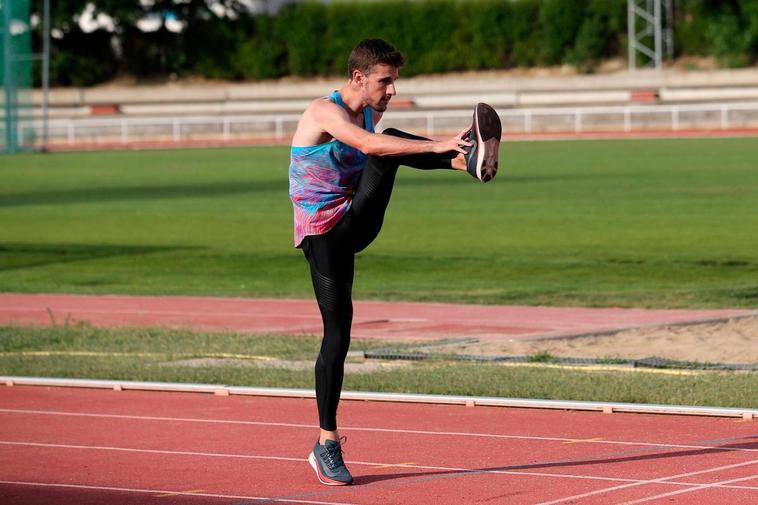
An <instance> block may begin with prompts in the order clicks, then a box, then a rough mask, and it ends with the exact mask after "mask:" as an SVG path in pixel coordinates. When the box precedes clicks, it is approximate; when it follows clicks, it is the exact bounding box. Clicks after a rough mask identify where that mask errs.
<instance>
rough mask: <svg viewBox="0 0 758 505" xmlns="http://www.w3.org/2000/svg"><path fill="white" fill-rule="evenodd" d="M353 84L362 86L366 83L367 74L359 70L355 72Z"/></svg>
mask: <svg viewBox="0 0 758 505" xmlns="http://www.w3.org/2000/svg"><path fill="white" fill-rule="evenodd" d="M353 82H355V83H356V84H358V85H359V86H362V85H363V84H364V83H365V82H366V74H364V73H363V72H361V71H360V70H358V69H355V70H353Z"/></svg>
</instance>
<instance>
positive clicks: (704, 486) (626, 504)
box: [622, 474, 758, 505]
mask: <svg viewBox="0 0 758 505" xmlns="http://www.w3.org/2000/svg"><path fill="white" fill-rule="evenodd" d="M755 478H758V474H756V475H750V476H748V477H740V478H738V479H729V480H722V481H719V482H713V483H711V484H701V485H699V486H695V487H692V488H690V489H679V490H678V491H671V492H670V493H662V494H657V495H654V496H646V497H645V498H640V499H639V500H633V501H627V502H624V503H623V504H622V505H633V504H635V503H644V502H646V501H650V500H657V499H658V498H666V497H669V496H674V495H677V494H682V493H692V492H695V491H701V490H703V489H712V488H714V487H719V486H720V485H724V484H731V483H733V482H742V481H744V480H750V479H755Z"/></svg>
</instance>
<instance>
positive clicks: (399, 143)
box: [308, 100, 471, 156]
mask: <svg viewBox="0 0 758 505" xmlns="http://www.w3.org/2000/svg"><path fill="white" fill-rule="evenodd" d="M309 109H310V110H309V111H308V114H309V115H310V118H309V119H312V120H313V122H314V123H315V124H316V125H318V127H319V128H320V129H321V130H323V131H325V132H327V133H328V134H329V135H331V136H332V137H334V138H335V139H337V140H339V141H340V142H343V143H345V144H347V145H349V146H352V147H355V148H356V149H358V150H359V151H361V152H363V153H365V154H368V155H370V156H393V155H405V154H421V153H447V152H451V151H456V152H459V153H464V152H465V151H464V149H463V147H464V146H469V145H471V144H470V143H468V142H466V141H465V140H463V134H464V133H465V132H466V130H464V131H462V132H461V133H459V134H458V135H457V136H455V137H453V138H450V139H445V140H412V139H404V138H399V137H394V136H391V135H381V134H378V133H371V132H368V131H366V130H364V129H363V128H361V127H359V126H357V125H355V124H353V123H351V122H350V118H349V117H348V115H347V112H346V111H345V110H344V109H343V108H342V107H340V106H338V105H337V104H335V103H332V102H328V101H326V100H317V101H315V102H313V103H312V104H311V106H310V107H309Z"/></svg>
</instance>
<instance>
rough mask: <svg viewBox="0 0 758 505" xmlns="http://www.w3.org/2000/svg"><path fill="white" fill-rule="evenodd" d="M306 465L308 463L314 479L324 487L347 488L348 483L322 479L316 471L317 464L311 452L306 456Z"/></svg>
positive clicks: (317, 470)
mask: <svg viewBox="0 0 758 505" xmlns="http://www.w3.org/2000/svg"><path fill="white" fill-rule="evenodd" d="M308 463H310V465H311V468H313V471H314V472H316V477H318V481H319V482H320V483H322V484H324V485H325V486H347V485H348V484H350V483H349V482H339V481H336V480H331V479H329V478H328V477H323V476H322V475H321V472H320V471H319V469H318V464H317V463H316V456H315V455H314V454H313V452H312V451H311V453H310V454H309V455H308ZM324 479H326V480H324Z"/></svg>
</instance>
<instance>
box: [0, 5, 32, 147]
mask: <svg viewBox="0 0 758 505" xmlns="http://www.w3.org/2000/svg"><path fill="white" fill-rule="evenodd" d="M31 40H32V28H31V25H30V22H29V0H0V80H1V81H2V82H3V90H4V92H3V97H2V116H3V121H2V126H0V128H2V136H1V137H0V138H1V139H2V140H0V142H1V143H2V144H1V147H2V150H3V151H5V152H6V153H14V152H19V151H24V150H30V149H32V148H34V145H35V139H34V129H33V128H31V127H28V128H27V127H24V125H25V124H30V123H31V120H32V119H33V117H32V116H33V110H32V103H31V88H32V84H33V83H32V68H33V62H34V59H35V56H34V55H33V54H32V50H31V49H32V48H31Z"/></svg>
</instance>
